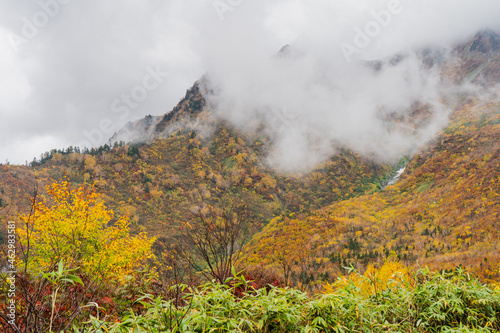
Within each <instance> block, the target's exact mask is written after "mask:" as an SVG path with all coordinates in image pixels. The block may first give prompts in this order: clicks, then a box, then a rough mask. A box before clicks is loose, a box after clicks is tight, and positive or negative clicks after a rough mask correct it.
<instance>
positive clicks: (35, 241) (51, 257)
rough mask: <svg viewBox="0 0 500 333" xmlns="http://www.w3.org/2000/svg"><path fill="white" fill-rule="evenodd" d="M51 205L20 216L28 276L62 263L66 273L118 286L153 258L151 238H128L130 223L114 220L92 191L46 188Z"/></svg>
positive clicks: (64, 186)
mask: <svg viewBox="0 0 500 333" xmlns="http://www.w3.org/2000/svg"><path fill="white" fill-rule="evenodd" d="M47 192H48V194H49V195H50V197H51V199H52V204H49V203H48V200H44V201H41V202H34V204H33V210H32V212H31V213H30V214H28V215H19V216H20V218H21V220H22V221H23V222H24V224H25V228H22V229H20V230H19V237H20V243H21V246H22V249H23V251H22V252H23V254H24V258H22V259H23V262H24V264H25V266H26V268H27V270H28V271H30V272H36V271H42V272H46V271H48V270H50V269H52V268H53V267H54V266H55V264H56V263H58V262H59V261H60V260H64V262H65V263H66V265H67V266H68V268H79V269H80V272H81V273H83V274H88V275H92V276H95V277H98V278H101V279H111V280H113V281H122V280H123V278H124V277H125V276H127V275H132V274H133V272H134V271H135V270H136V269H137V268H138V267H139V266H141V265H142V264H143V263H145V260H146V259H148V258H149V257H151V255H152V254H151V251H150V249H151V246H152V244H153V242H154V241H155V239H154V238H148V237H147V235H146V234H145V233H140V234H139V235H137V236H133V237H132V236H130V235H129V222H128V217H126V216H123V217H120V218H119V219H117V220H116V222H114V224H113V225H109V224H110V223H111V222H112V221H113V220H114V212H113V211H112V210H110V209H108V208H107V207H106V206H105V205H104V202H103V201H102V199H101V197H100V195H99V194H98V193H96V191H95V188H94V186H93V185H92V186H88V187H86V186H79V187H77V188H73V187H72V186H71V185H70V184H69V183H68V182H61V183H54V184H52V185H51V186H47Z"/></svg>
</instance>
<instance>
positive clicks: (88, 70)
mask: <svg viewBox="0 0 500 333" xmlns="http://www.w3.org/2000/svg"><path fill="white" fill-rule="evenodd" d="M389 2H390V1H384V0H376V1H374V0H360V1H348V0H335V1H314V2H304V1H299V0H272V1H269V0H266V1H264V0H252V1H249V0H239V1H235V0H231V1H230V0H168V1H163V0H146V1H143V0H124V1H119V2H118V1H98V0H88V1H76V0H72V1H69V0H64V1H63V0H40V1H36V2H20V1H14V0H8V1H4V2H2V3H1V4H0V37H2V38H0V52H1V54H2V56H1V58H0V71H1V72H2V75H1V76H0V88H1V89H2V98H1V99H0V117H1V121H0V161H4V160H5V159H6V158H7V159H9V160H11V161H13V162H17V163H23V162H24V160H31V159H32V158H33V157H34V156H37V155H39V154H40V153H42V152H43V151H45V150H49V149H50V148H63V147H65V146H69V145H77V144H79V143H80V142H82V140H87V138H86V137H85V135H84V131H87V132H88V131H91V130H93V129H96V128H99V126H100V123H101V122H102V120H103V119H108V118H109V119H110V120H112V121H113V126H114V127H116V128H119V127H121V126H123V125H124V124H125V123H126V122H127V121H131V120H135V119H138V118H141V117H144V116H145V115H147V114H152V115H161V114H164V113H165V112H167V111H168V110H170V109H171V108H172V107H173V106H175V104H176V103H177V101H178V100H179V99H180V98H181V97H182V96H183V93H184V91H185V90H186V89H187V88H189V87H190V86H191V84H192V83H193V82H194V81H195V80H196V79H198V78H199V77H201V75H203V74H204V73H209V75H210V77H211V78H212V82H213V83H214V84H216V85H218V86H219V89H220V94H219V95H218V96H217V98H218V99H213V101H214V102H217V103H218V112H219V114H220V115H221V116H223V117H225V118H227V119H229V120H231V121H233V122H234V123H235V124H236V125H245V126H246V127H249V128H251V126H252V125H251V124H252V122H254V121H255V120H256V119H261V118H262V119H264V121H265V122H267V123H268V128H269V131H270V135H272V136H273V140H274V147H275V150H274V152H273V154H272V155H270V161H271V163H272V164H273V165H275V166H278V167H281V166H282V165H286V166H288V165H293V164H294V163H297V162H296V161H301V160H308V161H309V162H308V163H306V165H304V167H307V166H308V165H314V164H315V163H316V162H317V161H320V160H322V159H324V156H327V155H328V154H330V153H331V152H332V148H331V147H332V144H331V143H332V142H340V143H342V144H346V145H352V146H355V147H356V148H358V149H359V150H360V151H361V152H366V154H370V153H372V152H373V151H375V152H374V154H375V155H385V154H386V153H383V152H382V151H383V150H384V149H382V148H380V150H375V149H374V148H373V147H372V146H377V147H384V142H386V141H387V142H390V143H391V144H392V146H391V149H389V150H388V151H394V152H397V153H398V154H399V152H401V151H404V150H405V149H411V146H412V145H415V146H418V144H419V143H420V142H421V140H424V139H425V138H426V137H428V136H430V135H432V133H433V132H434V131H435V128H436V127H439V126H438V125H439V121H438V119H441V118H440V115H441V114H442V112H441V111H440V110H439V109H438V108H435V109H434V114H435V119H436V121H435V122H433V123H432V125H431V124H423V125H422V127H421V129H420V131H419V132H418V133H417V134H418V135H417V134H415V133H413V132H411V128H407V129H406V130H405V129H403V128H402V126H403V125H402V123H400V124H398V126H399V127H397V128H395V129H389V130H387V129H384V128H383V126H382V125H384V122H383V121H382V120H381V119H384V116H383V114H384V112H385V113H387V114H389V113H394V112H396V113H397V112H403V113H404V112H406V111H407V110H408V108H409V106H411V103H414V102H418V101H420V102H421V103H431V104H436V103H434V102H435V98H436V97H437V96H438V95H439V94H438V93H437V91H438V90H439V89H438V87H437V86H438V83H437V75H436V73H434V72H432V71H431V72H425V71H422V70H421V68H420V67H419V63H418V61H417V60H416V57H415V56H414V55H411V53H408V50H411V49H414V48H420V47H426V46H429V45H448V44H450V43H452V42H454V41H458V40H461V39H464V38H467V37H470V36H471V35H473V34H474V33H475V32H477V31H478V30H480V29H484V28H492V29H494V30H497V31H498V30H500V24H499V22H500V20H499V19H498V13H500V3H499V2H498V1H496V0H479V1H475V2H471V1H468V0H460V1H456V0H453V1H451V0H444V1H439V2H436V1H430V0H423V1H407V0H401V2H400V6H401V8H402V10H401V11H398V12H397V13H395V14H393V15H392V17H391V22H390V24H388V25H387V26H384V27H383V29H381V30H380V32H379V33H378V34H376V35H375V36H374V37H370V41H369V45H366V46H363V47H358V49H359V52H357V53H355V54H354V55H353V61H352V63H351V64H348V63H347V62H346V59H345V55H344V54H343V53H342V51H341V48H340V47H339V46H340V45H341V43H348V44H352V45H354V44H353V43H354V39H355V37H356V28H359V29H362V30H363V29H365V27H366V24H367V23H368V22H370V21H372V20H374V16H373V11H376V12H377V13H379V12H380V11H383V10H387V9H389ZM41 3H43V4H44V6H45V5H47V4H54V3H59V4H60V6H59V8H58V10H57V13H56V14H54V12H53V13H52V14H54V15H49V14H47V17H49V19H48V21H47V23H44V22H43V20H44V18H43V17H42V16H43V15H42V14H39V12H40V11H43V8H42V7H43V6H42V5H41ZM53 8H54V7H53ZM36 15H38V16H36ZM35 16H36V17H35ZM25 18H26V19H25ZM26 20H27V21H29V22H31V23H33V22H34V20H38V21H37V24H42V25H43V27H40V28H39V29H38V31H37V33H36V34H33V36H30V38H28V43H23V44H22V45H20V46H22V50H18V51H16V50H14V48H13V46H12V43H11V42H12V36H13V34H17V35H19V36H22V33H23V28H24V26H25V25H26V24H27V23H26ZM35 23H36V22H35ZM285 44H290V45H292V47H293V49H294V50H297V53H298V55H296V56H295V57H289V58H276V57H274V55H275V54H276V52H277V50H279V49H280V48H281V47H282V46H283V45H285ZM398 52H403V53H405V54H409V55H408V56H407V57H406V58H405V60H404V61H402V62H401V63H399V64H398V65H397V66H392V67H388V68H387V70H384V71H382V72H378V73H374V72H373V71H372V70H370V69H368V68H366V67H364V65H360V63H362V62H363V61H366V60H373V59H386V58H387V57H390V56H391V55H393V54H396V53H398ZM157 66H159V67H160V68H161V71H162V72H168V73H169V76H168V78H165V80H164V82H162V84H161V85H160V86H159V87H158V89H156V90H154V91H151V92H148V96H147V98H146V99H145V100H144V101H141V103H140V106H139V107H137V108H135V109H133V110H131V112H130V115H129V116H128V118H127V119H121V118H120V115H121V114H116V113H113V110H112V103H113V101H115V100H116V99H117V98H120V97H121V96H122V94H123V93H129V92H131V91H132V90H133V89H134V87H136V86H137V85H140V84H141V83H142V80H143V78H144V77H145V75H146V73H147V68H156V67H157ZM266 110H267V111H266ZM132 111H133V112H132ZM276 114H277V116H276ZM273 115H274V116H273ZM259 117H260V118H259ZM276 117H277V118H276ZM280 118H282V119H284V122H283V121H281V122H280V120H279V119H280ZM276 119H278V121H277V120H276ZM283 124H285V126H284V125H283ZM368 125H370V126H368ZM384 126H385V125H384ZM361 129H365V130H363V131H362V130H361ZM407 132H411V133H410V135H408V134H407ZM428 133H430V134H428ZM105 134H106V133H105ZM110 134H111V133H110ZM110 136H111V135H110ZM408 136H410V137H412V136H413V137H414V139H412V140H411V142H408V140H407V139H408ZM374 137H378V138H379V139H378V141H372V140H369V139H367V138H370V139H371V138H374ZM107 139H108V138H106V137H105V135H103V136H102V142H101V143H105V142H107ZM375 142H376V143H375ZM397 142H399V143H397ZM387 154H389V152H388V153H387ZM394 155H396V153H395V154H394Z"/></svg>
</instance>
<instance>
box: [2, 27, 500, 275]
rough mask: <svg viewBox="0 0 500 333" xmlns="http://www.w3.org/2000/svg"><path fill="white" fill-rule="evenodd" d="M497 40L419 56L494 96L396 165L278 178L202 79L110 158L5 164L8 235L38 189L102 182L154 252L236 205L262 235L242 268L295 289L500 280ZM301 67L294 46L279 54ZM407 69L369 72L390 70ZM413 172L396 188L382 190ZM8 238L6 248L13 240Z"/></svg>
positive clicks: (343, 160) (455, 107)
mask: <svg viewBox="0 0 500 333" xmlns="http://www.w3.org/2000/svg"><path fill="white" fill-rule="evenodd" d="M499 41H500V38H499V36H498V34H496V33H494V32H491V31H484V32H480V33H478V34H477V35H475V36H474V37H473V38H472V39H471V40H469V41H467V42H464V43H461V44H459V45H457V46H455V47H454V48H453V49H452V51H451V52H449V53H446V52H444V51H443V50H435V49H425V50H421V51H418V52H417V55H418V57H419V59H420V61H421V63H422V66H423V67H428V68H430V67H435V68H437V69H439V70H440V71H441V77H442V79H443V81H446V82H451V83H454V84H461V85H464V86H467V85H471V84H474V85H475V87H476V90H473V91H474V92H476V91H477V89H479V88H477V87H481V89H483V90H484V91H482V93H481V94H479V95H478V94H475V93H471V89H469V90H465V92H453V93H450V95H449V96H444V97H443V103H447V104H448V107H449V108H450V109H451V110H452V114H451V118H450V121H449V124H448V125H447V127H446V128H444V129H443V130H442V131H441V133H440V134H439V136H438V137H436V138H435V139H434V140H433V141H432V142H430V143H428V144H427V145H426V146H425V147H423V148H422V149H421V150H420V151H419V152H418V153H417V154H415V155H414V156H410V157H406V158H405V157H403V156H402V160H401V161H400V163H398V164H395V165H388V164H386V163H381V162H377V161H373V160H370V159H369V158H367V157H362V156H361V155H360V154H358V153H356V152H355V151H352V150H350V149H348V148H347V147H345V146H342V145H339V146H338V149H337V151H338V153H337V154H335V155H334V156H331V157H330V158H329V159H328V160H327V161H325V162H324V163H322V164H320V165H318V166H317V167H316V168H315V169H314V170H311V171H309V172H304V173H297V174H282V173H280V172H279V171H278V170H273V169H272V168H270V167H269V165H268V164H267V160H266V155H267V152H268V150H269V149H270V148H269V147H270V144H271V139H270V138H269V137H268V136H266V133H265V132H257V133H245V132H242V131H240V130H238V129H237V128H235V127H234V126H232V125H231V124H229V123H227V122H226V121H224V120H222V119H219V118H217V116H216V114H215V113H214V112H213V106H211V105H210V104H209V103H208V102H207V100H206V99H205V97H204V96H206V94H207V92H210V89H213V87H210V85H209V82H208V78H207V77H204V78H202V79H200V80H199V81H198V82H196V83H195V84H194V85H193V87H191V88H190V89H189V90H187V92H186V95H185V96H184V98H183V99H182V100H181V101H180V102H179V104H178V105H177V106H176V107H175V108H174V109H173V110H172V111H170V112H169V113H167V114H165V115H162V116H148V117H146V118H144V119H141V120H138V121H136V122H131V123H129V124H127V125H126V126H125V127H124V128H123V129H122V130H120V131H118V132H117V133H115V134H114V135H113V137H112V138H111V139H110V141H109V144H107V145H105V146H103V147H100V148H95V149H91V150H90V151H80V150H79V149H73V148H71V149H67V150H62V151H52V152H49V153H46V154H45V157H44V158H43V159H42V160H40V161H37V162H36V163H33V164H32V166H30V167H27V166H12V165H0V209H1V210H0V220H1V221H2V228H5V225H6V223H3V222H5V221H6V220H10V219H13V220H16V218H17V212H23V213H25V212H29V209H30V202H31V201H30V200H31V196H32V194H33V191H34V188H38V192H39V197H40V198H43V197H44V195H45V192H44V186H45V185H46V184H49V183H51V182H53V181H57V180H62V179H67V180H69V181H71V182H72V183H73V184H82V183H94V182H95V184H96V187H97V188H98V190H99V191H100V192H102V193H104V197H105V202H106V204H107V205H108V206H109V207H110V208H112V209H113V210H114V211H115V212H116V213H117V214H118V215H124V214H127V215H129V216H130V217H131V221H132V223H133V225H132V228H133V230H134V231H135V232H139V231H142V230H146V231H147V232H148V233H149V234H151V235H155V236H158V238H159V240H158V243H157V247H158V248H164V247H169V246H176V244H177V240H178V236H179V230H178V227H179V224H180V223H181V222H182V221H185V220H186V219H188V218H189V217H188V212H189V211H190V210H192V209H193V207H194V208H196V207H198V208H199V207H201V206H202V205H204V204H209V205H218V204H222V200H223V199H222V198H224V197H227V196H231V197H235V198H239V199H240V200H242V201H244V202H245V203H247V205H248V210H249V212H250V216H251V220H252V221H253V223H254V224H255V225H256V227H257V230H258V233H257V234H256V235H254V236H253V238H252V240H251V241H250V243H249V245H248V246H247V247H246V248H245V249H244V251H245V254H246V255H245V258H244V260H243V262H244V263H246V264H248V265H256V264H262V265H265V266H268V267H274V268H276V269H285V270H286V269H290V270H291V272H292V275H293V280H294V281H295V283H297V284H306V285H307V284H311V283H312V282H314V281H317V280H329V279H332V278H333V277H335V276H336V275H338V274H343V273H344V272H345V271H344V269H343V268H342V267H344V266H349V265H353V266H355V267H356V268H359V269H361V270H363V269H364V268H365V267H366V266H367V265H369V264H372V263H374V264H379V263H382V262H383V261H385V260H387V259H389V258H397V259H399V260H401V261H403V262H404V263H406V264H409V265H414V264H417V265H429V266H431V267H433V268H452V267H455V266H457V265H459V264H462V265H466V266H468V267H469V268H471V269H472V270H474V271H476V272H477V273H478V274H480V275H482V276H483V277H484V278H495V274H497V273H498V268H499V267H498V264H497V262H498V261H499V260H498V259H499V257H500V247H499V246H500V245H499V244H497V242H496V240H497V239H498V238H499V236H500V235H499V232H500V231H499V230H498V217H499V213H500V205H499V203H500V197H499V194H500V178H499V175H500V169H499V168H500V167H499V166H500V156H499V152H500V140H499V138H500V104H499V102H498V97H495V96H494V94H492V93H487V92H488V91H487V89H489V88H491V87H494V86H495V85H496V84H498V83H499V82H500V67H499V66H500V52H499V45H500V43H499ZM297 56H300V53H297V52H295V51H294V50H293V49H292V48H291V47H290V46H286V47H284V48H283V49H282V50H281V51H280V52H279V53H278V57H297ZM401 57H404V55H397V56H395V57H393V58H391V59H389V60H384V61H380V62H374V63H369V64H367V65H368V66H370V67H371V68H373V69H374V70H380V69H381V68H383V67H384V66H393V65H394V64H396V63H397V62H398V61H400V60H401ZM457 91H460V89H458V90H457ZM495 98H496V99H495ZM426 110H427V108H426V106H425V105H419V104H418V103H416V104H415V108H414V110H411V113H410V116H411V117H410V121H411V123H412V125H413V126H416V127H417V126H419V124H420V123H422V122H424V121H425V120H426V117H428V116H429V115H428V112H427V111H426ZM396 120H397V119H396ZM111 147H113V148H111ZM406 164H407V165H406ZM405 165H406V169H405V171H404V172H403V173H402V175H401V177H400V179H399V181H397V182H396V183H395V184H394V185H390V186H387V187H386V185H387V183H388V181H389V180H390V179H391V178H392V177H393V176H394V175H395V173H396V171H397V170H398V169H401V168H402V167H403V166H405ZM2 207H3V208H2ZM0 234H1V235H2V239H1V241H2V243H5V239H6V238H5V230H2V233H0ZM495 272H496V273H495Z"/></svg>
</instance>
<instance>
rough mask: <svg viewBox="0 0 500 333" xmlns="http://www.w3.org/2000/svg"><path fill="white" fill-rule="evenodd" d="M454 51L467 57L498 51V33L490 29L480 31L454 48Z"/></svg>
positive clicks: (499, 40)
mask: <svg viewBox="0 0 500 333" xmlns="http://www.w3.org/2000/svg"><path fill="white" fill-rule="evenodd" d="M455 51H457V52H459V53H463V54H464V55H467V56H469V57H472V56H478V55H481V56H489V55H491V54H492V53H500V35H499V34H498V33H496V32H495V31H492V30H483V31H480V32H478V33H477V34H476V35H475V36H474V37H473V38H472V39H471V40H470V41H468V42H467V43H464V44H461V45H459V46H458V47H457V48H455Z"/></svg>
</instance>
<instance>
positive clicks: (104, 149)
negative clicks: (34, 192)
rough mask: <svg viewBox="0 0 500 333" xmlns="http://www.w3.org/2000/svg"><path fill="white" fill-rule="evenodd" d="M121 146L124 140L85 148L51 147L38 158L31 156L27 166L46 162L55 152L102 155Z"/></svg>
mask: <svg viewBox="0 0 500 333" xmlns="http://www.w3.org/2000/svg"><path fill="white" fill-rule="evenodd" d="M123 146H125V142H124V141H120V142H115V143H113V145H112V146H111V145H108V144H104V145H102V146H99V147H97V148H93V147H92V148H87V147H83V148H80V147H73V146H69V147H68V148H66V149H64V148H63V149H51V150H50V151H46V152H45V153H43V154H41V155H40V158H39V159H37V158H36V157H35V158H33V161H31V162H30V163H29V166H30V167H37V166H41V165H43V164H45V163H47V162H48V161H50V160H51V159H52V158H53V157H54V155H55V154H61V155H69V154H73V153H75V154H84V155H91V156H97V155H102V153H103V152H108V151H110V150H111V149H113V148H118V147H123Z"/></svg>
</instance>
